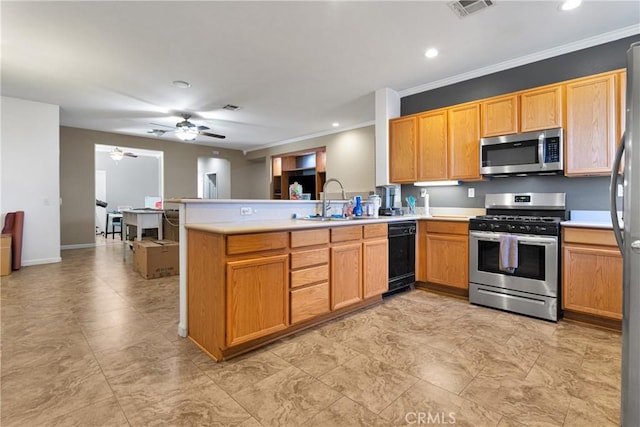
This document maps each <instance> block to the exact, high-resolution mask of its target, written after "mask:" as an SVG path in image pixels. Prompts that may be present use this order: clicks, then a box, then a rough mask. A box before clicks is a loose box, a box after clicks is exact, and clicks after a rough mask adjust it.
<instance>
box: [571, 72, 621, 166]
mask: <svg viewBox="0 0 640 427" xmlns="http://www.w3.org/2000/svg"><path fill="white" fill-rule="evenodd" d="M616 80H617V76H616V73H604V74H600V75H597V76H594V77H587V78H583V79H577V80H572V81H570V82H568V83H567V84H566V90H567V128H566V134H565V175H566V176H582V175H609V174H610V173H611V166H612V164H613V155H614V151H615V146H616V132H617V126H618V125H617V121H616V109H617V105H616V103H617V97H616V92H617V86H616Z"/></svg>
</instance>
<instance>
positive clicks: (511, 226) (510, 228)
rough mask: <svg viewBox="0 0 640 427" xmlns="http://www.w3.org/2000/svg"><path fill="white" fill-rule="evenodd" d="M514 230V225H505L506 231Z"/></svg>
mask: <svg viewBox="0 0 640 427" xmlns="http://www.w3.org/2000/svg"><path fill="white" fill-rule="evenodd" d="M514 228H516V226H515V225H510V224H509V225H507V230H508V231H511V230H513V229H514Z"/></svg>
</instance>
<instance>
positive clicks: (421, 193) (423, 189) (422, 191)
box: [420, 188, 427, 197]
mask: <svg viewBox="0 0 640 427" xmlns="http://www.w3.org/2000/svg"><path fill="white" fill-rule="evenodd" d="M426 195H427V189H426V188H421V189H420V197H425V196H426Z"/></svg>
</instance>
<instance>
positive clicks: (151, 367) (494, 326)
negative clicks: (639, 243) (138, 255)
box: [0, 239, 621, 427]
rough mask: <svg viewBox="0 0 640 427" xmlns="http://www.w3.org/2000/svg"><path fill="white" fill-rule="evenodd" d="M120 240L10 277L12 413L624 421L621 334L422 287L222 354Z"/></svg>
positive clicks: (200, 421) (128, 421) (207, 420)
mask: <svg viewBox="0 0 640 427" xmlns="http://www.w3.org/2000/svg"><path fill="white" fill-rule="evenodd" d="M106 242H107V244H106V245H105V246H101V247H98V248H96V249H80V250H68V251H63V252H62V258H63V261H62V262H61V263H58V264H51V265H44V266H32V267H24V268H23V269H22V270H20V271H18V272H14V273H13V274H12V275H11V276H8V277H3V278H2V281H1V316H2V318H1V320H2V331H1V332H2V336H1V345H2V347H1V362H2V369H1V374H2V376H1V379H0V380H1V393H2V394H1V401H2V404H1V410H2V414H1V419H0V421H1V424H2V426H3V427H9V426H49V425H55V426H58V425H77V426H94V425H123V426H126V425H131V426H146V425H163V426H165V425H170V426H173V425H176V426H179V425H219V426H232V425H233V426H235V425H237V426H260V425H263V426H302V425H307V426H358V425H361V426H396V425H438V424H441V425H460V426H500V427H506V426H523V425H525V426H526V425H531V426H599V427H600V426H609V425H611V426H614V425H618V424H619V414H618V412H619V400H620V386H619V384H620V345H621V341H620V336H619V334H616V333H612V332H607V331H603V330H599V329H594V328H590V327H585V326H581V325H578V324H575V323H569V322H566V321H561V322H559V323H558V324H554V323H548V322H544V321H539V320H534V319H530V318H526V317H522V316H517V315H513V314H509V313H503V312H500V311H495V310H491V309H487V308H482V307H476V306H472V305H469V304H468V303H467V302H466V301H463V300H460V299H455V298H449V297H445V296H441V295H437V294H433V293H428V292H424V291H412V292H408V293H404V294H401V295H397V296H395V297H392V298H389V299H386V300H385V301H384V302H383V303H382V304H380V305H378V306H376V307H373V308H370V309H368V310H365V311H362V312H359V313H356V314H353V315H350V316H347V317H344V318H342V319H338V320H335V321H333V322H330V323H328V324H326V325H322V326H319V327H316V328H314V329H311V330H308V331H305V332H302V333H299V334H297V335H295V336H293V337H289V338H286V339H283V340H280V341H278V342H276V343H273V344H271V345H269V346H267V347H266V348H263V349H260V350H257V351H255V352H253V353H250V354H247V355H244V356H241V357H239V358H236V359H233V360H231V361H228V362H223V363H215V362H213V361H211V360H210V359H209V358H208V357H206V356H205V355H204V354H202V353H201V352H200V351H199V350H198V349H196V348H195V347H194V346H193V345H192V344H191V343H190V342H189V341H188V340H186V339H183V338H180V337H178V336H177V333H176V331H177V318H178V279H177V277H171V278H163V279H155V280H144V279H142V278H141V277H140V276H138V274H137V273H134V272H133V271H132V267H131V264H132V259H131V254H129V255H128V258H127V261H126V262H124V263H123V261H122V258H121V256H122V246H121V245H120V243H119V241H117V240H116V241H111V240H109V239H107V240H106Z"/></svg>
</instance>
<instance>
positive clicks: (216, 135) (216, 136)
mask: <svg viewBox="0 0 640 427" xmlns="http://www.w3.org/2000/svg"><path fill="white" fill-rule="evenodd" d="M198 135H202V136H210V137H212V138H220V139H225V138H226V136H224V135H218V134H215V133H209V132H198Z"/></svg>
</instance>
